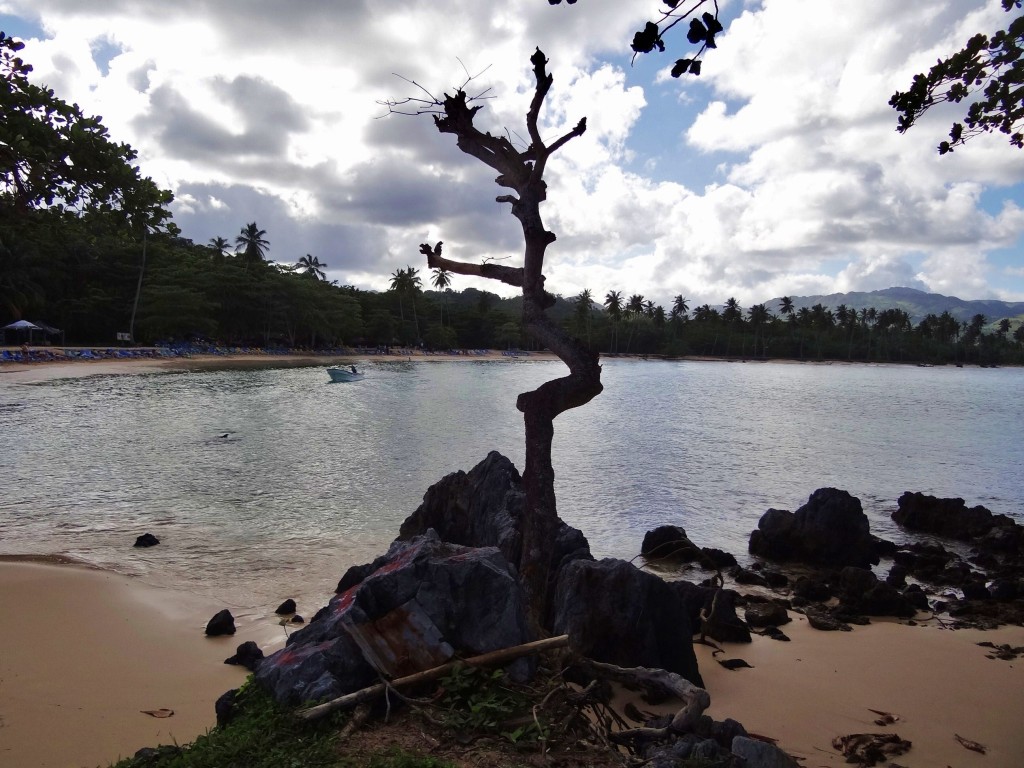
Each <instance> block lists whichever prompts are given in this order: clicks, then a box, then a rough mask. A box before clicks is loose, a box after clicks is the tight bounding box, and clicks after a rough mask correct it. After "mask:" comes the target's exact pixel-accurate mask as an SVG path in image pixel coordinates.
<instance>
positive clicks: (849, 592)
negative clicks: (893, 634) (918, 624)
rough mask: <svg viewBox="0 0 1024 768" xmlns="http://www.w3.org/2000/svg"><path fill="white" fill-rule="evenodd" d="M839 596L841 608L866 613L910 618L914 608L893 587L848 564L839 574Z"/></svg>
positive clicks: (856, 612) (915, 610)
mask: <svg viewBox="0 0 1024 768" xmlns="http://www.w3.org/2000/svg"><path fill="white" fill-rule="evenodd" d="M839 598H840V600H841V604H842V607H843V610H844V611H846V612H848V613H852V614H864V615H866V616H898V617H902V618H911V617H912V616H914V615H915V614H916V613H917V608H915V607H914V605H913V604H912V603H911V602H910V601H909V600H907V598H906V597H904V596H903V593H901V592H900V591H899V590H898V589H897V588H896V587H894V586H892V585H891V584H888V583H886V582H884V581H879V580H878V578H877V577H876V576H875V574H873V573H872V572H871V571H869V570H867V569H864V568H854V567H852V566H850V567H846V568H843V570H842V571H840V573H839Z"/></svg>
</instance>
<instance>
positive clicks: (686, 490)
mask: <svg viewBox="0 0 1024 768" xmlns="http://www.w3.org/2000/svg"><path fill="white" fill-rule="evenodd" d="M367 370H368V374H369V375H368V377H367V379H366V380H364V381H361V382H356V383H350V384H331V383H328V381H327V375H326V373H325V372H324V370H323V368H320V367H316V368H290V369H260V370H241V371H240V370H230V371H227V370H225V371H203V372H178V373H165V372H162V373H147V374H141V375H128V376H123V375H122V376H97V377H90V378H82V379H68V380H62V381H53V382H47V383H42V384H35V385H13V384H9V383H0V473H2V474H0V478H2V480H0V554H63V555H68V556H71V557H74V558H77V559H80V560H83V561H86V562H89V563H93V564H96V565H100V566H103V567H107V568H112V569H114V570H118V571H121V572H125V573H129V574H133V575H136V576H140V577H142V578H143V579H144V580H146V581H148V582H151V583H154V584H167V585H173V586H175V587H179V588H180V587H184V588H186V589H189V590H191V591H194V592H197V593H200V594H204V595H208V596H212V597H216V598H217V599H218V600H221V601H223V602H225V603H226V604H229V605H232V606H238V607H249V608H254V607H258V606H266V605H268V604H271V603H273V605H276V602H277V601H280V600H282V599H284V598H286V597H296V598H297V599H299V600H300V606H302V604H303V603H302V599H306V606H307V607H306V608H305V610H307V611H309V612H312V611H313V610H315V609H316V607H318V606H319V605H320V604H322V603H323V602H324V601H325V600H326V598H327V597H328V596H329V595H330V593H331V592H332V591H333V588H334V585H335V584H336V583H337V580H338V578H339V577H340V576H341V574H342V573H343V572H344V570H345V569H346V568H347V567H348V566H349V565H352V564H356V563H361V562H366V561H368V560H370V559H372V558H373V557H374V556H376V555H378V554H380V553H381V552H383V551H384V550H385V549H386V547H387V544H388V543H389V542H390V541H391V540H392V539H393V538H394V536H395V535H396V534H397V531H398V527H399V525H400V523H401V521H402V520H403V519H404V518H405V517H406V516H407V515H408V514H409V513H411V512H412V511H413V510H414V509H415V508H416V507H417V506H418V505H419V503H420V501H421V499H422V496H423V494H424V492H425V491H426V489H427V488H428V487H429V485H430V484H431V483H433V482H435V481H437V480H438V479H440V478H441V477H442V476H444V475H445V474H447V473H449V472H453V471H456V470H460V469H462V470H468V469H470V468H471V467H472V466H473V465H474V464H476V463H477V462H478V461H480V460H481V459H482V458H483V457H484V456H485V455H486V454H487V452H488V451H490V450H498V451H501V452H502V453H504V454H505V455H506V456H508V457H509V458H510V459H511V460H512V461H513V462H514V463H515V464H516V465H517V466H518V467H522V459H523V444H522V443H523V437H522V420H521V415H520V414H519V412H518V411H516V409H515V397H516V394H517V393H519V392H521V391H525V390H527V389H530V388H533V387H534V386H536V385H537V384H539V383H540V382H542V381H545V380H547V379H551V378H555V377H557V376H559V375H562V374H563V373H564V371H565V369H564V366H562V365H561V364H560V363H556V362H542V361H530V360H529V359H519V360H514V361H513V360H501V361H473V362H466V361H460V362H451V363H446V362H429V363H384V362H379V363H373V362H371V363H368V365H367ZM603 381H604V384H605V391H604V392H603V393H602V394H601V396H599V397H598V398H596V399H595V400H594V401H592V402H591V403H590V404H588V405H587V406H585V407H583V408H579V409H576V410H574V411H570V412H568V413H565V414H563V415H562V416H561V417H559V419H558V420H557V422H556V439H555V446H554V463H555V470H556V473H557V477H556V484H557V492H558V499H559V511H560V514H561V515H562V517H563V518H564V519H565V520H567V521H568V522H569V523H570V524H572V525H575V526H577V527H579V528H581V529H582V530H583V532H584V533H585V534H586V535H587V537H588V538H589V539H590V542H591V547H592V549H593V551H594V554H595V555H596V556H599V557H601V556H615V557H623V558H626V559H630V558H633V557H634V556H636V554H637V553H638V552H639V548H640V542H641V541H642V539H643V535H644V533H645V532H646V531H647V530H649V529H650V528H653V527H655V526H657V525H661V524H665V523H672V524H678V525H682V526H683V527H685V528H686V530H687V532H688V533H689V534H690V537H691V538H692V539H693V540H694V541H695V542H696V543H697V544H699V545H701V546H715V547H720V548H722V549H726V550H728V551H731V552H733V553H734V554H736V555H737V556H738V557H740V559H741V560H742V559H743V556H744V553H745V551H746V544H747V539H748V537H749V534H750V531H751V530H753V529H754V528H755V527H756V526H757V521H758V519H759V517H760V516H761V515H762V514H763V513H764V511H765V510H766V509H768V508H769V507H777V508H785V509H796V508H797V507H798V506H800V505H801V504H802V503H804V502H805V501H806V500H807V497H808V496H809V495H810V493H811V492H812V491H814V490H815V489H816V488H819V487H823V486H834V487H838V488H843V489H845V490H848V491H849V492H850V493H852V494H853V495H855V496H857V497H858V498H860V499H861V501H862V503H863V505H864V508H865V511H866V512H867V514H868V516H869V519H870V521H871V525H872V530H873V532H874V533H876V534H877V535H880V536H884V537H886V538H891V539H895V540H900V539H901V533H900V531H899V530H898V529H896V528H895V526H894V525H893V524H892V523H891V521H890V520H889V513H890V512H891V511H892V510H893V509H895V506H896V499H897V498H898V497H899V495H900V494H901V493H903V492H904V491H907V490H912V491H923V492H926V493H931V494H935V495H939V496H960V497H963V498H964V499H966V500H967V502H968V503H969V504H972V505H973V504H983V505H985V506H986V507H988V508H989V509H991V510H992V511H993V512H997V513H1005V514H1009V515H1011V516H1014V517H1016V518H1017V519H1019V520H1022V521H1024V509H1022V501H1021V499H1022V498H1024V480H1022V479H1021V473H1020V467H1021V466H1022V465H1024V437H1022V432H1021V428H1020V425H1021V424H1024V398H1020V397H1019V395H1018V394H1017V393H1019V391H1020V388H1021V385H1022V383H1024V370H1020V369H995V370H992V369H972V368H967V369H957V368H916V367H902V366H856V365H802V364H772V363H746V364H743V363H726V362H655V361H636V360H614V359H613V360H607V361H605V363H604V375H603ZM146 531H149V532H151V533H153V534H155V535H156V536H157V537H158V538H160V540H161V544H160V546H158V547H153V548H151V549H135V548H133V547H132V546H131V545H132V543H133V542H134V540H135V537H136V536H137V535H139V534H141V533H144V532H146ZM313 603H315V605H313Z"/></svg>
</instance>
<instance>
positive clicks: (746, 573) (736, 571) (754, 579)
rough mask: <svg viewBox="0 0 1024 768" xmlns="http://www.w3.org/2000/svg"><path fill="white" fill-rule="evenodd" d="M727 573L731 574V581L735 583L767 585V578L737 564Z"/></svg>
mask: <svg viewBox="0 0 1024 768" xmlns="http://www.w3.org/2000/svg"><path fill="white" fill-rule="evenodd" d="M729 575H730V576H732V579H733V581H735V582H736V583H737V584H743V585H745V586H748V587H767V586H768V580H767V579H766V578H765V577H764V576H762V575H760V574H759V573H755V572H754V571H751V570H747V569H746V568H743V567H742V566H739V565H737V566H736V567H735V568H733V569H732V572H731V573H730V574H729Z"/></svg>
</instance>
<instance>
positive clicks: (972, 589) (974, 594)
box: [962, 579, 992, 600]
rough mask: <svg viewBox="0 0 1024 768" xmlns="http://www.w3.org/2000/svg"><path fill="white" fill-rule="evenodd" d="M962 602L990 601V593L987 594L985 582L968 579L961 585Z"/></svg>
mask: <svg viewBox="0 0 1024 768" xmlns="http://www.w3.org/2000/svg"><path fill="white" fill-rule="evenodd" d="M962 589H963V593H964V600H991V599H992V593H991V592H989V589H988V587H987V586H985V582H984V581H983V580H981V579H969V580H968V581H965V582H964V585H963V588H962Z"/></svg>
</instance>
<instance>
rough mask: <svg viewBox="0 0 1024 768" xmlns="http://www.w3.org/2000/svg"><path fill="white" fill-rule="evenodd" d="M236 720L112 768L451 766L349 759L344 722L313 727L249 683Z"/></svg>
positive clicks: (431, 760)
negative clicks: (341, 738)
mask: <svg viewBox="0 0 1024 768" xmlns="http://www.w3.org/2000/svg"><path fill="white" fill-rule="evenodd" d="M236 710H237V712H238V714H237V716H236V717H234V718H233V719H232V720H231V722H229V723H228V724H227V725H225V726H218V727H216V728H213V729H212V730H210V731H209V732H207V733H206V734H204V735H203V736H200V737H199V738H197V739H196V740H195V741H194V742H193V743H192V744H189V745H185V746H161V747H155V748H151V749H148V750H145V753H144V754H140V755H139V756H138V757H132V758H127V759H125V760H121V761H120V762H118V763H116V764H115V765H114V766H113V768H357V766H359V767H362V766H368V768H448V767H449V766H450V763H447V762H445V761H443V760H439V759H437V758H435V757H430V756H422V755H416V754H413V753H411V752H407V751H405V750H402V749H398V748H395V747H383V748H381V749H380V750H379V751H377V752H375V753H374V754H371V755H368V756H366V757H365V758H364V757H359V758H353V757H352V756H346V755H345V754H344V751H343V750H342V749H340V748H339V745H338V731H339V728H340V727H341V725H342V723H343V722H344V721H345V719H346V718H345V717H341V716H339V717H334V718H328V719H327V720H325V721H321V722H318V723H308V722H307V721H305V720H300V719H299V718H297V717H295V716H294V715H293V714H292V710H290V709H287V708H285V707H282V706H280V705H278V704H276V703H275V702H274V701H273V699H272V698H271V697H270V695H269V694H267V693H266V692H265V691H264V690H263V689H262V688H260V687H259V686H257V685H254V684H252V683H247V684H246V685H245V686H243V687H242V689H241V690H240V691H239V693H238V697H237V699H236Z"/></svg>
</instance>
